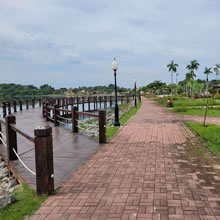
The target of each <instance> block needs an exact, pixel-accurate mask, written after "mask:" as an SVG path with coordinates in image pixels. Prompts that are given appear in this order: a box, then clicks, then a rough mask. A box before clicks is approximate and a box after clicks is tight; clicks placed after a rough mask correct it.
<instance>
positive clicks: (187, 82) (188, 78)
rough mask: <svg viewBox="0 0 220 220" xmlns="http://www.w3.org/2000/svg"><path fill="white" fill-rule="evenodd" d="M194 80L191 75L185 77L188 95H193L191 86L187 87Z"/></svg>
mask: <svg viewBox="0 0 220 220" xmlns="http://www.w3.org/2000/svg"><path fill="white" fill-rule="evenodd" d="M191 80H192V74H191V73H186V76H185V83H186V84H185V85H186V93H187V94H188V95H191V86H189V87H188V86H187V85H189V82H190V81H191ZM188 88H189V89H190V91H189V89H188Z"/></svg>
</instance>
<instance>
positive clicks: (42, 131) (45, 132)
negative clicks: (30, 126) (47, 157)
mask: <svg viewBox="0 0 220 220" xmlns="http://www.w3.org/2000/svg"><path fill="white" fill-rule="evenodd" d="M51 134H52V127H50V126H38V127H36V128H35V129H34V135H35V136H36V137H48V136H50V135H51Z"/></svg>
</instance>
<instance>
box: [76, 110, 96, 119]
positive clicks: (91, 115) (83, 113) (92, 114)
mask: <svg viewBox="0 0 220 220" xmlns="http://www.w3.org/2000/svg"><path fill="white" fill-rule="evenodd" d="M76 113H77V114H78V115H85V116H89V117H96V118H98V117H99V115H98V114H94V113H88V112H79V111H76Z"/></svg>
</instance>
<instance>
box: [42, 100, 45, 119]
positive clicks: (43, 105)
mask: <svg viewBox="0 0 220 220" xmlns="http://www.w3.org/2000/svg"><path fill="white" fill-rule="evenodd" d="M44 107H45V102H43V103H42V115H43V117H44V118H45V114H44Z"/></svg>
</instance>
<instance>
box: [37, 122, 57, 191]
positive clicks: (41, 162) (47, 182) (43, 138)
mask: <svg viewBox="0 0 220 220" xmlns="http://www.w3.org/2000/svg"><path fill="white" fill-rule="evenodd" d="M34 135H35V138H34V143H35V164H36V183H37V184H36V185H37V194H38V195H45V194H46V195H50V194H51V193H52V192H53V191H54V169H53V139H52V128H51V127H50V126H45V127H37V128H35V129H34Z"/></svg>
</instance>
